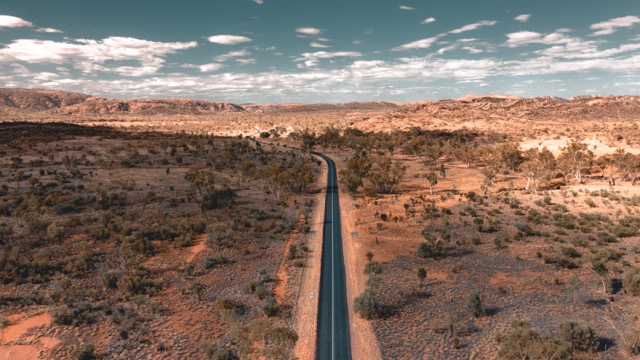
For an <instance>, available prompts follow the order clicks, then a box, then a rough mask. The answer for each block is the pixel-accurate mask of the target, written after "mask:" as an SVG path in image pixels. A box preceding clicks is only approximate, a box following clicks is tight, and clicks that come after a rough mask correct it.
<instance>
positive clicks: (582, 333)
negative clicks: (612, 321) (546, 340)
mask: <svg viewBox="0 0 640 360" xmlns="http://www.w3.org/2000/svg"><path fill="white" fill-rule="evenodd" d="M559 330H560V331H559V333H560V338H561V339H562V340H563V341H566V342H567V343H569V344H571V349H572V351H582V352H595V351H596V350H598V338H597V336H596V331H595V330H594V329H593V328H592V327H591V326H589V324H587V323H585V322H584V321H565V322H563V323H561V324H560V326H559Z"/></svg>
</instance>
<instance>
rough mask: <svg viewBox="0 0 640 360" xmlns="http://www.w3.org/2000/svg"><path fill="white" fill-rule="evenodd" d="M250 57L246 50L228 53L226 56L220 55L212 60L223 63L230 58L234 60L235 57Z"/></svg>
mask: <svg viewBox="0 0 640 360" xmlns="http://www.w3.org/2000/svg"><path fill="white" fill-rule="evenodd" d="M249 55H251V53H250V52H249V51H247V50H238V51H229V52H228V53H226V54H222V55H218V56H216V57H215V58H214V60H215V61H218V62H225V61H227V60H229V59H232V58H236V57H245V56H249Z"/></svg>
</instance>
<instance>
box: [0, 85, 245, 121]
mask: <svg viewBox="0 0 640 360" xmlns="http://www.w3.org/2000/svg"><path fill="white" fill-rule="evenodd" d="M0 111H3V112H24V111H27V112H46V113H50V114H58V115H60V114H61V115H119V114H122V115H174V114H184V115H200V114H211V113H216V112H221V111H222V112H241V111H245V109H244V108H242V107H241V106H239V105H235V104H231V103H222V102H208V101H202V100H189V99H136V100H118V99H105V98H100V97H94V96H90V95H85V94H79V93H73V92H66V91H56V90H31V89H0Z"/></svg>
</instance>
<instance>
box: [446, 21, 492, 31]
mask: <svg viewBox="0 0 640 360" xmlns="http://www.w3.org/2000/svg"><path fill="white" fill-rule="evenodd" d="M497 23H498V22H497V21H491V20H483V21H478V22H475V23H473V24H469V25H465V26H463V27H461V28H459V29H455V30H451V31H449V34H460V33H463V32H466V31H472V30H476V29H479V28H481V27H485V26H493V25H495V24H497Z"/></svg>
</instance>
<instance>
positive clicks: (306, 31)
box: [296, 27, 322, 35]
mask: <svg viewBox="0 0 640 360" xmlns="http://www.w3.org/2000/svg"><path fill="white" fill-rule="evenodd" d="M296 32H297V33H298V34H303V35H320V34H321V33H322V30H320V29H317V28H314V27H299V28H297V29H296Z"/></svg>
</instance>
